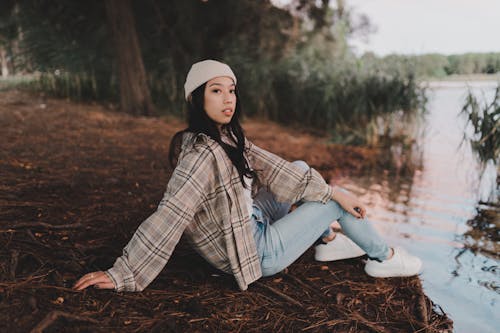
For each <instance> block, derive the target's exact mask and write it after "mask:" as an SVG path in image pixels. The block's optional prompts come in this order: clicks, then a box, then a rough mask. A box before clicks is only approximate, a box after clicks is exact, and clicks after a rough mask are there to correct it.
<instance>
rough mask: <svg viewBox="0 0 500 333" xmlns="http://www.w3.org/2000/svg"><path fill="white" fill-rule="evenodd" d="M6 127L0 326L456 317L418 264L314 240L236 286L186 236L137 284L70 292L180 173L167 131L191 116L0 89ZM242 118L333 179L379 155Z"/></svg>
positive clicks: (116, 248) (288, 154)
mask: <svg viewBox="0 0 500 333" xmlns="http://www.w3.org/2000/svg"><path fill="white" fill-rule="evenodd" d="M0 126H1V128H2V131H1V136H0V139H1V140H0V331H2V332H7V331H8V332H28V331H32V332H295V331H304V332H332V331H339V332H410V331H418V332H445V331H448V330H451V327H452V322H451V320H450V319H449V318H447V316H446V315H445V314H443V313H442V311H440V309H439V307H438V306H435V305H434V304H433V303H432V301H431V300H430V299H429V298H427V297H426V296H425V295H424V293H423V290H422V286H421V283H420V280H419V278H418V277H413V278H394V279H373V278H370V277H368V276H367V275H366V274H364V272H363V263H362V261H361V259H355V260H346V261H342V262H335V263H328V264H325V263H318V262H314V261H313V259H312V249H310V250H309V251H308V252H306V254H304V255H303V256H302V257H301V258H300V259H299V260H298V261H297V262H296V263H294V264H293V265H291V266H290V267H289V269H287V270H286V271H285V272H282V273H280V274H277V275H275V276H273V277H271V278H263V279H261V280H259V281H258V282H256V283H254V284H252V285H251V286H250V287H249V289H248V290H247V291H245V292H241V291H239V290H238V288H237V286H236V284H235V282H234V281H233V278H232V277H231V276H228V275H225V274H223V273H220V272H219V271H217V270H215V269H213V268H212V267H211V266H210V265H209V264H207V263H206V262H205V261H204V260H203V259H201V258H200V257H199V256H197V255H196V254H195V253H194V252H193V251H192V250H191V249H190V248H189V247H188V246H187V244H186V242H184V241H183V240H182V241H181V242H180V244H179V245H178V246H177V248H176V250H175V251H174V254H173V256H172V258H171V260H170V261H169V263H168V264H167V266H166V268H165V269H164V271H163V272H162V273H161V274H160V275H159V276H158V278H157V279H156V280H155V281H154V282H153V283H152V284H151V285H150V286H149V287H148V288H147V289H146V290H145V291H143V292H142V293H116V292H114V291H103V290H94V289H91V290H86V291H84V292H75V291H72V290H71V286H72V285H73V283H74V282H75V280H76V279H77V278H78V277H79V276H81V275H82V274H84V273H86V272H89V271H93V270H96V269H106V268H108V267H110V266H111V265H112V264H113V262H114V259H115V258H116V257H117V256H119V255H120V254H121V249H122V248H123V246H124V245H125V244H126V243H127V241H128V240H129V239H130V237H131V235H132V234H133V232H134V231H135V229H136V228H137V226H138V225H139V224H140V223H141V222H142V221H143V220H144V219H145V218H146V217H148V216H149V215H150V214H151V213H152V212H153V211H154V210H155V209H156V205H157V204H158V203H159V201H160V199H161V197H162V194H163V191H164V189H165V186H166V184H167V182H168V179H169V175H170V173H171V170H170V168H169V166H168V163H167V151H168V143H169V140H170V138H171V136H172V135H173V133H175V132H176V131H177V130H179V129H181V128H182V127H183V124H182V122H180V121H179V120H176V119H171V118H160V119H158V118H133V117H130V116H128V115H125V114H120V113H116V112H113V111H112V110H106V108H105V107H103V106H100V105H89V104H76V103H72V102H68V101H65V100H57V99H47V98H43V97H40V96H37V95H33V94H28V93H25V92H20V91H3V92H0ZM244 127H245V128H246V130H247V135H248V137H249V138H251V139H252V140H253V141H254V142H255V143H256V144H258V145H260V146H262V147H264V148H266V149H269V150H271V151H272V152H275V153H277V154H279V155H281V156H283V157H285V158H287V159H289V160H293V159H303V160H306V161H307V162H308V163H309V164H310V165H312V166H313V167H315V168H317V169H318V170H319V171H320V172H321V173H322V174H323V176H324V177H325V178H326V179H331V178H335V177H338V176H340V175H345V174H348V175H355V174H359V173H360V172H362V167H363V165H365V166H366V164H367V163H368V164H369V163H375V161H376V154H375V153H374V152H373V151H369V150H366V149H362V148H355V149H354V148H349V149H347V148H346V147H342V146H338V145H331V144H330V145H328V144H326V143H324V142H326V140H325V139H321V138H319V137H314V136H311V135H309V134H305V133H297V132H294V131H292V130H290V129H284V128H282V127H280V126H278V125H275V124H270V123H268V122H259V121H247V122H246V123H245V125H244ZM339 156H342V159H339V158H338V157H339Z"/></svg>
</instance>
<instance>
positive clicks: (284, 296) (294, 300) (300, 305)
mask: <svg viewBox="0 0 500 333" xmlns="http://www.w3.org/2000/svg"><path fill="white" fill-rule="evenodd" d="M255 284H257V285H259V286H261V287H263V288H264V289H267V290H269V291H270V292H272V293H273V294H275V295H277V296H279V297H281V298H283V299H285V300H287V301H288V302H290V303H292V304H295V305H297V306H299V307H301V308H304V305H302V303H300V302H299V301H297V300H296V299H294V298H292V297H290V296H288V295H287V294H285V293H283V292H281V291H279V290H277V289H275V288H273V287H270V286H268V285H265V284H263V283H261V282H256V283H255Z"/></svg>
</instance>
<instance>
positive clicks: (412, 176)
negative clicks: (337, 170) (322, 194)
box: [341, 83, 500, 332]
mask: <svg viewBox="0 0 500 333" xmlns="http://www.w3.org/2000/svg"><path fill="white" fill-rule="evenodd" d="M455 85H456V84H455ZM481 85H483V86H479V87H476V88H475V89H477V91H478V93H480V91H483V93H484V94H485V95H486V96H488V94H492V93H493V92H494V88H495V87H496V83H493V84H492V83H490V86H486V87H485V86H484V83H481ZM472 86H473V87H474V85H472ZM466 91H467V87H466V86H465V85H464V84H462V85H461V86H460V87H458V86H453V87H444V88H442V87H441V88H439V89H431V90H429V92H428V93H429V112H428V114H427V115H426V128H425V136H424V137H423V138H422V139H421V141H420V142H419V144H420V145H421V151H420V152H421V155H420V156H421V164H420V165H419V166H418V167H417V168H415V169H414V170H413V171H412V172H406V173H401V172H399V173H398V172H394V170H388V171H386V172H385V173H380V171H375V172H374V173H373V174H370V173H368V174H366V175H365V176H363V177H361V178H357V179H350V180H343V181H341V184H342V185H343V186H344V187H346V188H347V189H349V190H350V191H352V192H354V193H356V194H358V195H359V196H360V197H361V199H362V200H363V201H364V202H365V203H366V204H367V206H368V207H369V218H370V220H372V221H373V222H374V225H375V227H376V228H377V229H378V230H379V231H380V232H381V234H382V235H384V237H385V238H386V239H387V240H388V242H389V243H391V244H394V245H401V246H404V247H406V248H407V249H408V250H410V251H411V252H413V253H415V254H417V255H418V256H420V257H421V258H422V259H423V260H424V265H425V271H424V273H423V274H422V280H423V285H424V288H425V289H426V292H427V294H428V295H429V296H430V297H431V298H432V299H433V300H434V301H436V302H437V303H438V304H440V305H441V306H442V307H443V309H444V310H445V311H446V312H447V313H449V314H450V316H451V318H452V319H453V320H454V321H455V329H456V331H457V332H496V331H497V328H496V327H497V324H498V322H500V315H499V314H500V311H498V309H497V306H498V305H497V303H498V302H499V301H500V292H499V287H500V274H499V267H498V265H499V231H498V230H499V226H500V221H499V216H500V214H499V207H492V206H487V207H485V206H479V207H478V206H477V204H478V201H479V199H480V198H479V193H480V192H481V189H480V188H479V182H478V180H479V176H480V174H479V173H480V171H481V169H480V167H479V165H478V164H477V163H476V160H475V158H474V155H473V154H472V152H471V150H470V147H469V145H460V142H461V140H462V137H463V133H464V128H465V119H462V118H460V117H459V113H460V110H461V106H462V103H463V98H464V96H465V94H466ZM415 156H418V155H415ZM493 172H495V171H493ZM495 177H496V175H495V174H493V175H489V177H486V178H489V179H495ZM483 186H491V184H486V185H485V184H483ZM478 208H479V211H478ZM478 213H479V214H478Z"/></svg>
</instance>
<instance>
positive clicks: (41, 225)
mask: <svg viewBox="0 0 500 333" xmlns="http://www.w3.org/2000/svg"><path fill="white" fill-rule="evenodd" d="M3 227H4V228H5V226H3ZM84 227H85V226H84V225H83V224H81V223H70V224H59V225H54V224H50V223H45V222H21V223H16V224H14V225H10V226H7V229H6V230H5V229H3V230H0V232H7V231H9V229H10V230H12V229H24V228H44V229H50V230H63V229H77V228H84Z"/></svg>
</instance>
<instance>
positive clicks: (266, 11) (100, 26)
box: [20, 0, 424, 145]
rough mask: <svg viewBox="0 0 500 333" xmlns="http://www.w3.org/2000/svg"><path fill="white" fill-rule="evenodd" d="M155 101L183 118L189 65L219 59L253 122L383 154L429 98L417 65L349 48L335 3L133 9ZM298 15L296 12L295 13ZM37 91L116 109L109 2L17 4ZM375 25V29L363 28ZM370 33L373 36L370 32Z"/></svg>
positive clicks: (348, 24) (346, 16)
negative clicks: (372, 58) (384, 142)
mask: <svg viewBox="0 0 500 333" xmlns="http://www.w3.org/2000/svg"><path fill="white" fill-rule="evenodd" d="M133 7H134V13H135V18H136V26H137V29H138V35H139V39H140V43H141V50H142V55H143V59H144V64H145V67H146V72H147V75H148V80H149V85H150V89H151V95H152V98H153V101H154V103H155V104H156V105H157V106H160V107H161V108H163V109H167V110H168V112H169V113H173V114H181V113H182V111H183V105H184V94H183V84H184V80H185V75H186V72H187V71H188V69H189V66H190V65H191V64H192V63H194V62H196V61H199V60H201V59H206V58H212V59H220V60H223V61H225V62H227V63H229V64H230V65H231V67H232V68H234V70H235V72H236V75H237V76H238V78H239V82H238V86H239V88H240V91H241V98H242V100H243V105H244V109H245V113H246V114H247V115H250V116H259V117H265V118H268V119H272V120H276V121H278V122H281V123H286V124H299V125H302V126H307V127H310V128H314V129H317V130H321V131H324V132H329V133H332V135H333V137H334V140H335V141H338V142H344V143H351V144H366V143H368V144H371V145H376V144H378V142H379V138H380V137H390V136H400V137H407V135H406V134H404V135H403V134H401V133H394V131H393V130H392V129H393V128H394V126H391V125H389V124H392V123H393V122H394V121H395V119H396V118H397V119H410V118H412V117H413V115H414V114H415V112H417V111H416V110H419V109H420V107H421V106H422V104H423V102H424V100H423V98H422V91H421V90H420V89H419V88H418V85H417V84H416V81H415V70H414V67H413V64H412V63H411V62H410V61H407V60H406V59H404V60H403V61H393V62H392V63H390V64H389V63H387V64H384V63H380V62H369V61H363V60H361V61H360V60H358V59H356V58H355V56H354V55H353V54H352V52H351V50H350V49H349V47H348V43H347V40H348V38H349V36H350V35H351V34H352V33H353V32H355V30H356V29H357V28H356V27H355V25H354V24H353V19H352V17H353V16H352V15H353V14H352V13H350V12H349V11H347V10H346V9H345V8H344V7H343V1H340V0H339V1H337V6H336V7H334V8H333V7H332V6H329V1H326V0H325V1H321V2H317V1H316V2H315V1H302V0H300V1H292V3H291V5H290V7H289V8H288V9H280V8H277V7H274V6H272V5H271V3H270V1H269V0H267V1H233V0H219V1H198V0H196V1H195V0H189V1H180V0H177V1H169V2H165V1H158V0H144V1H140V2H139V1H138V0H137V1H133ZM292 13H293V14H292ZM20 22H21V23H20V24H21V26H22V27H23V31H24V38H23V40H22V44H23V49H24V50H25V52H26V54H28V55H29V61H28V62H27V64H26V66H31V67H32V69H33V70H36V71H39V72H41V74H40V75H39V79H38V81H37V83H36V85H34V86H33V87H34V88H36V89H40V90H44V91H47V92H50V93H52V94H54V95H56V96H66V97H71V98H74V99H78V100H118V96H117V93H118V89H117V78H116V76H115V74H114V70H113V69H114V68H115V67H116V65H115V57H114V54H113V49H112V45H111V42H110V41H111V40H110V36H109V32H108V29H107V26H106V15H105V10H104V6H103V3H102V2H101V1H97V0H91V1H86V2H80V1H66V2H58V3H53V2H50V1H48V0H37V1H28V0H25V1H20ZM365 25H366V22H365ZM365 28H366V26H365Z"/></svg>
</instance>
